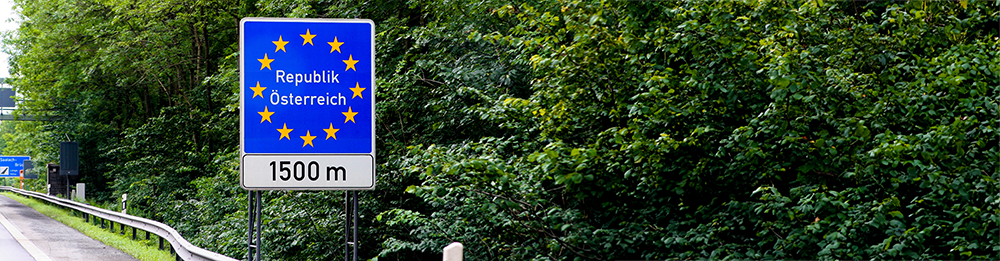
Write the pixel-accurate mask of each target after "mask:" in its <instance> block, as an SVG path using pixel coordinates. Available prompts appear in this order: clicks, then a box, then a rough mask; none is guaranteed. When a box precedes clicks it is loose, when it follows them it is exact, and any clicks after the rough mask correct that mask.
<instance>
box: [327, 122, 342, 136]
mask: <svg viewBox="0 0 1000 261" xmlns="http://www.w3.org/2000/svg"><path fill="white" fill-rule="evenodd" d="M323 130H324V131H326V139H328V140H329V139H330V137H333V139H334V140H336V139H337V131H340V129H334V128H333V123H332V122H331V123H330V128H329V129H323Z"/></svg>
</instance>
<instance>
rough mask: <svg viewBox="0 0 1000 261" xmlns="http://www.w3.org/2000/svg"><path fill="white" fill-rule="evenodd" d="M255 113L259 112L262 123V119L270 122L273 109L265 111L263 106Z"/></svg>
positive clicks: (265, 107) (265, 108)
mask: <svg viewBox="0 0 1000 261" xmlns="http://www.w3.org/2000/svg"><path fill="white" fill-rule="evenodd" d="M348 109H350V108H348ZM257 113H258V114H260V123H264V121H267V122H271V114H274V112H273V111H267V106H264V111H262V112H261V111H258V112H257Z"/></svg>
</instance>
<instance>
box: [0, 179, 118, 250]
mask: <svg viewBox="0 0 1000 261" xmlns="http://www.w3.org/2000/svg"><path fill="white" fill-rule="evenodd" d="M0 215H2V217H3V218H5V219H6V220H7V221H8V222H0V223H5V224H9V225H12V226H14V229H10V228H5V227H3V226H0V260H12V261H14V260H17V261H19V260H39V261H44V260H54V261H62V260H66V261H76V260H99V261H117V260H136V259H135V258H133V257H132V256H130V255H128V254H125V253H124V252H122V251H121V250H118V249H116V248H113V247H110V246H107V245H105V244H104V243H101V242H100V241H97V240H94V239H92V238H90V237H87V236H86V235H84V234H83V233H80V231H77V230H76V229H73V228H71V227H68V226H66V225H63V223H60V222H59V221H56V220H54V219H52V218H49V217H47V216H45V215H43V214H42V213H38V211H35V210H34V209H32V208H30V207H28V206H25V205H23V204H21V203H20V202H17V201H14V200H13V199H10V198H7V197H6V196H3V195H0ZM0 221H2V220H0ZM11 230H17V231H18V232H19V233H20V234H23V238H22V240H20V241H22V242H18V241H19V240H16V239H15V238H14V237H16V234H17V233H18V232H15V231H11ZM8 239H9V240H8ZM23 241H28V242H30V243H27V246H26V243H25V242H23ZM31 245H34V248H35V249H37V251H35V252H36V253H34V255H31V254H29V252H32V251H33V250H32V246H31ZM8 250H9V251H8ZM20 251H23V252H20ZM39 255H41V257H40V256H39ZM32 256H34V257H35V258H32Z"/></svg>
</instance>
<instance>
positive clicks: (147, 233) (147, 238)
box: [146, 231, 149, 240]
mask: <svg viewBox="0 0 1000 261" xmlns="http://www.w3.org/2000/svg"><path fill="white" fill-rule="evenodd" d="M146 240H149V231H146Z"/></svg>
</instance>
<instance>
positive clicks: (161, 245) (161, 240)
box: [158, 236, 163, 250]
mask: <svg viewBox="0 0 1000 261" xmlns="http://www.w3.org/2000/svg"><path fill="white" fill-rule="evenodd" d="M158 238H160V250H163V237H159V236H158Z"/></svg>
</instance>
